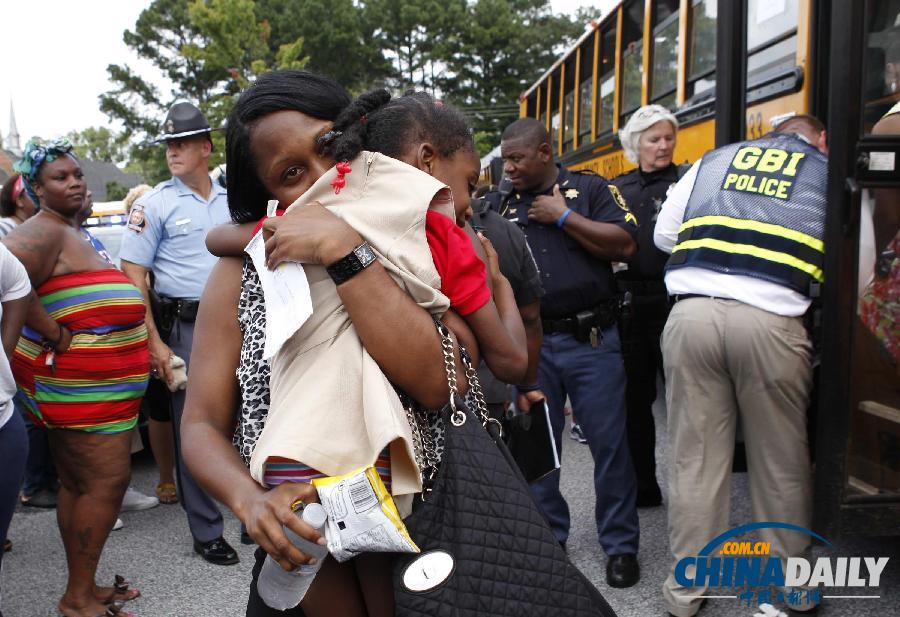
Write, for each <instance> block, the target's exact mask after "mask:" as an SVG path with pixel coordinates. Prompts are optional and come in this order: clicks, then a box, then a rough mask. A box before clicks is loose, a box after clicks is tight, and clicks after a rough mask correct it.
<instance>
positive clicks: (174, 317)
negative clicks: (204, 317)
mask: <svg viewBox="0 0 900 617" xmlns="http://www.w3.org/2000/svg"><path fill="white" fill-rule="evenodd" d="M199 307H200V302H199V301H198V300H188V299H185V298H167V297H165V296H159V305H158V307H154V311H153V312H154V320H155V321H156V328H157V330H158V331H159V335H160V337H161V338H162V340H163V342H166V343H167V342H168V341H169V339H170V338H171V336H172V333H173V330H174V333H175V336H176V340H179V341H180V340H181V322H186V323H194V321H195V320H196V319H197V309H198V308H199Z"/></svg>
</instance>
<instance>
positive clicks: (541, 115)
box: [538, 78, 550, 126]
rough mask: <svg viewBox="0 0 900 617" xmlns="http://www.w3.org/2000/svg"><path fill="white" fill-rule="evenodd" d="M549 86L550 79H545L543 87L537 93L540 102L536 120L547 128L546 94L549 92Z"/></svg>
mask: <svg viewBox="0 0 900 617" xmlns="http://www.w3.org/2000/svg"><path fill="white" fill-rule="evenodd" d="M549 86H550V78H547V81H546V82H544V85H543V86H541V87H540V89H539V92H540V93H541V101H540V109H538V119H539V120H540V121H541V124H543V125H544V126H547V92H548V90H549Z"/></svg>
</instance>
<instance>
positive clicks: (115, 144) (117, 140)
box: [66, 126, 128, 164]
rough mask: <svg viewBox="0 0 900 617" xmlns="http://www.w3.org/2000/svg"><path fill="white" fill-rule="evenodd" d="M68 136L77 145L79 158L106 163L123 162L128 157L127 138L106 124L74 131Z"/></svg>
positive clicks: (76, 151)
mask: <svg viewBox="0 0 900 617" xmlns="http://www.w3.org/2000/svg"><path fill="white" fill-rule="evenodd" d="M66 137H68V138H69V141H71V142H72V145H73V146H74V147H75V154H76V155H77V156H78V157H79V158H85V159H90V160H92V161H104V162H106V163H115V164H119V163H123V162H124V161H125V160H126V159H127V158H128V156H127V153H126V141H127V140H126V139H125V138H124V136H123V135H122V134H120V133H115V132H113V131H111V130H109V129H108V128H106V127H105V126H89V127H88V128H86V129H84V130H81V131H72V132H70V133H69V134H68V135H66Z"/></svg>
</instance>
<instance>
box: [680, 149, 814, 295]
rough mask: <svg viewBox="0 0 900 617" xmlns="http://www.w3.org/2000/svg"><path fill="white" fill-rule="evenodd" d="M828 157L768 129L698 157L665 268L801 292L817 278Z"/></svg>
mask: <svg viewBox="0 0 900 617" xmlns="http://www.w3.org/2000/svg"><path fill="white" fill-rule="evenodd" d="M827 177H828V159H827V157H825V155H823V154H822V153H821V152H819V151H818V150H817V149H816V148H814V147H813V146H811V145H810V144H808V143H807V142H805V141H803V140H802V139H800V138H798V137H796V136H794V135H791V134H783V133H773V134H771V135H767V136H766V137H763V138H762V139H757V140H754V141H747V142H742V143H737V144H731V145H729V146H725V147H722V148H718V149H716V150H713V151H711V152H708V153H706V154H705V155H704V156H703V160H702V161H701V163H700V169H699V170H698V173H697V180H696V182H695V184H694V189H693V191H692V192H691V197H690V199H689V200H688V203H687V207H686V209H685V214H684V222H683V223H682V224H681V228H680V229H679V233H678V243H677V244H676V245H675V248H674V249H673V251H672V256H671V258H670V259H669V262H668V263H667V264H666V270H674V269H677V268H685V267H692V268H706V269H708V270H715V271H717V272H723V273H725V274H742V275H745V276H752V277H756V278H761V279H765V280H767V281H771V282H773V283H778V284H780V285H784V286H785V287H789V288H791V289H793V290H795V291H798V292H800V293H802V294H804V295H807V296H808V295H809V293H810V285H811V284H812V283H813V282H818V283H821V282H822V281H823V280H824V277H823V274H822V267H823V264H824V257H825V243H824V238H825V206H826V200H825V186H826V184H827Z"/></svg>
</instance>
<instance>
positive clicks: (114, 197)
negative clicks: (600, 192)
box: [106, 180, 128, 201]
mask: <svg viewBox="0 0 900 617" xmlns="http://www.w3.org/2000/svg"><path fill="white" fill-rule="evenodd" d="M127 194H128V187H127V186H122V185H121V184H119V183H118V182H116V181H115V180H111V181H109V182H107V183H106V201H119V200H120V199H125V196H126V195H127Z"/></svg>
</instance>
